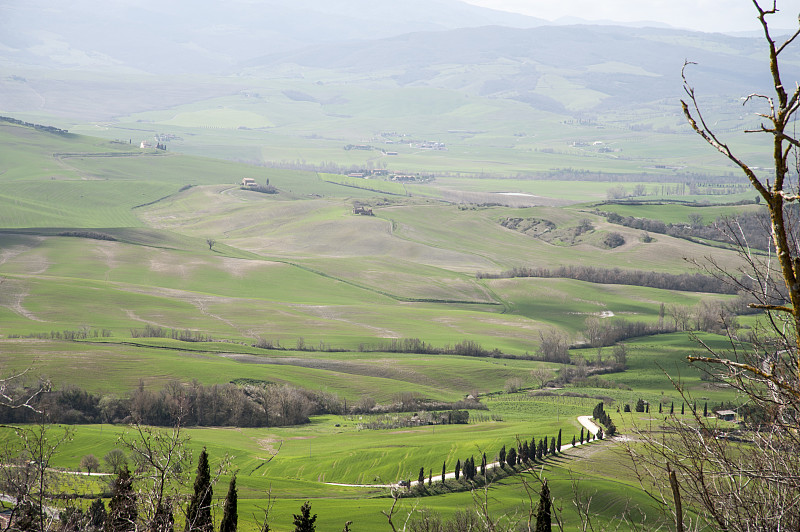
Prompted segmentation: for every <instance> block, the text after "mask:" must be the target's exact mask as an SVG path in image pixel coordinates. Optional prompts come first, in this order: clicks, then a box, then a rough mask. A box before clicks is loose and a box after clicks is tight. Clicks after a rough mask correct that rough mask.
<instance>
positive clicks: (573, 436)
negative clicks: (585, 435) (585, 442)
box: [572, 434, 575, 447]
mask: <svg viewBox="0 0 800 532" xmlns="http://www.w3.org/2000/svg"><path fill="white" fill-rule="evenodd" d="M572 446H573V447H575V435H574V434H573V435H572Z"/></svg>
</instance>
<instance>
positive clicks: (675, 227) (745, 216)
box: [600, 209, 772, 250]
mask: <svg viewBox="0 0 800 532" xmlns="http://www.w3.org/2000/svg"><path fill="white" fill-rule="evenodd" d="M698 210H701V209H698ZM600 214H602V215H604V216H605V217H606V219H607V220H608V221H609V222H611V223H614V224H618V225H623V226H625V227H631V228H633V229H641V230H643V231H647V232H650V233H660V234H664V235H668V236H671V237H675V238H683V239H686V240H692V241H694V239H703V240H713V241H716V242H723V243H728V244H730V243H736V241H735V240H733V239H732V238H731V231H729V229H730V228H733V227H735V229H736V231H737V232H738V233H739V234H740V236H741V237H743V238H744V239H745V240H746V241H747V242H748V243H749V245H750V247H752V248H753V249H759V250H767V249H770V247H771V245H772V238H771V237H770V232H769V231H770V230H769V215H768V213H767V210H766V209H764V210H760V211H758V212H743V213H739V214H737V215H736V216H735V217H732V218H723V217H718V218H717V219H716V220H715V221H714V222H713V223H711V224H704V223H703V221H702V215H700V214H699V213H697V214H696V215H695V216H692V217H690V219H689V223H665V222H663V221H661V220H652V219H649V218H635V217H633V216H622V215H620V214H617V213H615V212H600Z"/></svg>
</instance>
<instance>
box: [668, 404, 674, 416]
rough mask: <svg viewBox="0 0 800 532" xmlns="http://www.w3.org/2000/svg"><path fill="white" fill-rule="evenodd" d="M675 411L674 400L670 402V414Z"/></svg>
mask: <svg viewBox="0 0 800 532" xmlns="http://www.w3.org/2000/svg"><path fill="white" fill-rule="evenodd" d="M674 413H675V403H674V402H672V403H670V404H669V415H673V414H674Z"/></svg>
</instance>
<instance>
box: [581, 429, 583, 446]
mask: <svg viewBox="0 0 800 532" xmlns="http://www.w3.org/2000/svg"><path fill="white" fill-rule="evenodd" d="M581 444H583V427H581Z"/></svg>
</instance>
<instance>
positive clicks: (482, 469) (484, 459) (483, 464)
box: [481, 453, 486, 477]
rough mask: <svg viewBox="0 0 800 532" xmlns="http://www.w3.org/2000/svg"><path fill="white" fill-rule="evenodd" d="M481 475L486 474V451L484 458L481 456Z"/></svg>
mask: <svg viewBox="0 0 800 532" xmlns="http://www.w3.org/2000/svg"><path fill="white" fill-rule="evenodd" d="M481 475H483V476H484V477H485V476H486V453H483V458H481Z"/></svg>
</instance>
